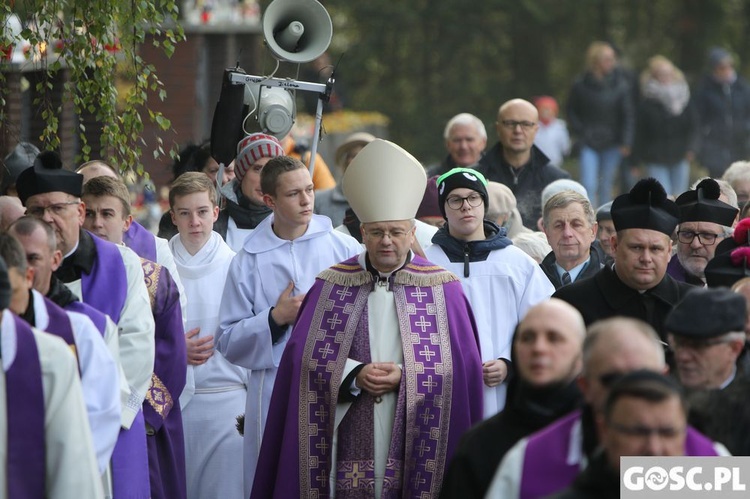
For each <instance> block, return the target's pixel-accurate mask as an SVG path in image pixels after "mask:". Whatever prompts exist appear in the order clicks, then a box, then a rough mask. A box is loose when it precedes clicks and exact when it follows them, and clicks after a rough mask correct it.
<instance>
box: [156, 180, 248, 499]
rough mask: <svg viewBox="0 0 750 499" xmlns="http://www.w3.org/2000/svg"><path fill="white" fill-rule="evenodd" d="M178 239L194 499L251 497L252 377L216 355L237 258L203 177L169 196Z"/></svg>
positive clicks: (178, 184)
mask: <svg viewBox="0 0 750 499" xmlns="http://www.w3.org/2000/svg"><path fill="white" fill-rule="evenodd" d="M169 207H170V213H171V216H172V222H173V223H174V224H175V225H176V226H177V230H178V234H177V235H176V236H174V237H173V238H172V239H171V240H170V241H169V247H170V249H171V250H172V253H173V254H174V259H175V262H176V264H177V271H178V272H179V274H180V277H181V278H182V283H183V285H184V286H185V293H186V294H187V300H188V309H187V324H186V328H185V329H186V330H187V331H188V332H187V335H186V337H187V344H188V364H189V367H188V383H187V386H186V389H185V393H184V394H183V397H182V398H181V399H180V403H181V404H182V407H183V413H182V418H183V425H184V428H185V451H186V464H187V466H186V470H187V479H188V497H189V498H195V499H199V498H203V497H222V498H227V499H235V498H237V499H239V498H243V497H244V495H243V492H242V478H241V477H242V436H240V434H239V433H237V431H235V429H234V426H235V421H234V419H235V416H237V415H238V414H242V412H243V411H244V410H245V397H246V393H247V392H246V388H245V384H246V383H247V374H246V371H245V369H244V368H242V367H239V366H234V365H232V364H230V363H229V362H228V361H227V360H226V359H225V358H224V357H223V356H222V354H221V353H219V352H217V351H215V350H214V344H213V339H214V335H215V333H216V331H217V328H218V325H219V306H220V302H221V295H222V291H223V289H224V282H225V280H226V278H227V272H228V271H229V264H230V262H231V261H232V258H233V257H234V251H232V250H231V248H230V247H229V246H228V245H227V243H226V242H224V240H223V239H222V238H221V236H220V235H219V234H218V233H217V232H214V231H213V224H214V222H215V221H216V218H217V217H218V216H219V207H218V206H217V204H216V189H215V188H214V184H213V182H211V180H210V179H209V178H208V177H207V176H206V175H205V174H203V173H200V172H189V173H185V174H183V175H181V176H179V177H178V178H177V179H176V180H175V181H174V183H173V184H172V187H171V189H170V191H169Z"/></svg>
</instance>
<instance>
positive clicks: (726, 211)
mask: <svg viewBox="0 0 750 499" xmlns="http://www.w3.org/2000/svg"><path fill="white" fill-rule="evenodd" d="M720 195H721V188H720V187H719V183H718V182H717V181H716V180H714V179H712V178H705V179H703V180H701V181H700V183H699V184H698V185H697V186H696V187H695V190H691V191H686V192H683V193H682V194H680V195H679V196H678V197H677V199H676V200H675V203H677V206H679V208H680V223H682V222H713V223H716V224H719V225H724V226H731V225H732V224H733V223H734V219H735V217H736V216H737V213H738V212H739V210H738V209H737V208H735V207H734V206H732V205H729V204H727V203H725V202H724V201H719V196H720Z"/></svg>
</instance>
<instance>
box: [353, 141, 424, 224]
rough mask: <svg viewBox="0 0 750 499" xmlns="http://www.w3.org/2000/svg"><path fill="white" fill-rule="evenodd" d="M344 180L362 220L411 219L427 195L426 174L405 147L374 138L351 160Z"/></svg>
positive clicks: (363, 221) (364, 221)
mask: <svg viewBox="0 0 750 499" xmlns="http://www.w3.org/2000/svg"><path fill="white" fill-rule="evenodd" d="M342 184H343V190H344V196H346V199H347V200H348V201H349V205H350V206H351V207H352V210H354V213H355V214H356V215H357V218H359V221H360V222H362V223H370V222H386V221H390V220H410V219H412V218H414V216H415V215H416V214H417V210H418V209H419V204H420V203H421V202H422V198H423V197H424V191H425V189H426V187H427V175H426V174H425V171H424V168H423V167H422V165H421V164H420V162H419V161H417V159H416V158H415V157H414V156H412V155H411V154H409V153H408V152H407V151H406V150H404V149H403V148H401V147H399V146H397V145H396V144H394V143H393V142H389V141H387V140H382V139H375V140H373V141H372V142H370V143H369V144H367V145H366V146H365V147H364V148H363V149H362V150H361V151H360V152H359V153H358V154H357V156H355V158H354V160H352V162H351V164H349V167H348V168H347V169H346V172H345V173H344V177H343V178H342Z"/></svg>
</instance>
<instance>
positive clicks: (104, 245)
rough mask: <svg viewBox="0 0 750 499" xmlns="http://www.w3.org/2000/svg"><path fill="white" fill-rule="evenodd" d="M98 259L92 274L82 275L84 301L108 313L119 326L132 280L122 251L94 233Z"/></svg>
mask: <svg viewBox="0 0 750 499" xmlns="http://www.w3.org/2000/svg"><path fill="white" fill-rule="evenodd" d="M90 235H91V238H92V239H93V240H94V246H95V247H96V260H95V261H94V265H93V267H92V268H91V273H90V274H85V273H83V274H82V275H81V295H82V298H83V301H84V302H86V303H88V304H89V305H91V306H92V307H94V308H96V309H97V310H99V311H100V312H104V313H105V314H107V315H108V316H110V317H111V318H112V320H113V321H114V322H115V324H116V323H118V322H120V313H121V312H122V307H123V306H124V305H125V299H126V298H127V296H128V280H127V274H126V270H125V263H124V262H123V261H122V256H121V255H120V250H118V249H117V246H115V245H114V244H112V243H110V242H108V241H104V240H102V239H99V238H98V237H96V236H95V235H93V234H90Z"/></svg>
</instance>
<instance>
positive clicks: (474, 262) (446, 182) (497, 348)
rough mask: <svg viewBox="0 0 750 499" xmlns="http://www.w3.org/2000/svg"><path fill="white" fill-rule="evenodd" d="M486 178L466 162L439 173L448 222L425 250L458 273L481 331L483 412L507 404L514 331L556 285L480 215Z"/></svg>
mask: <svg viewBox="0 0 750 499" xmlns="http://www.w3.org/2000/svg"><path fill="white" fill-rule="evenodd" d="M486 184H487V181H486V180H485V178H484V176H482V174H481V173H479V172H477V171H476V170H472V169H470V168H454V169H453V170H451V171H449V172H448V173H446V174H444V175H442V176H440V177H439V178H438V181H437V185H438V205H439V207H440V210H441V213H442V214H443V217H445V218H446V220H447V223H446V224H445V225H444V226H443V227H442V228H441V229H440V230H438V231H437V233H435V235H434V236H433V238H432V243H433V244H432V245H431V246H429V247H428V248H426V249H425V250H424V251H425V256H426V257H427V259H428V260H430V261H431V262H433V263H435V264H437V265H440V266H441V267H444V268H446V269H448V270H450V271H452V272H454V273H455V274H456V275H458V276H459V278H460V279H461V283H462V285H463V288H464V293H465V294H466V297H467V298H468V300H469V303H470V304H471V308H472V310H473V312H474V318H475V320H476V323H477V331H479V342H480V347H481V352H482V362H483V365H482V368H483V374H484V384H485V387H484V417H485V418H488V417H490V416H493V415H494V414H497V412H499V411H500V410H502V408H503V406H504V405H505V395H506V388H507V385H506V383H504V381H505V379H506V378H507V377H508V373H509V372H510V367H511V362H510V346H511V340H512V337H513V331H514V329H515V327H516V325H517V324H518V323H519V322H520V320H521V318H522V317H523V316H524V314H526V312H527V311H528V310H529V308H531V307H532V306H534V305H536V304H537V303H539V302H542V301H544V300H546V299H547V298H549V296H550V295H551V294H552V293H553V292H554V287H553V286H552V284H551V283H550V282H549V279H547V276H545V275H544V272H543V271H542V269H541V268H540V267H539V266H538V265H537V264H536V262H535V261H534V260H532V259H531V257H529V256H528V255H527V254H526V253H524V252H523V251H521V250H520V249H518V248H516V247H515V246H513V243H512V242H511V241H510V239H509V238H508V237H507V236H506V232H505V229H504V228H500V227H499V226H498V225H497V224H495V223H494V222H490V221H488V220H484V213H485V210H486V205H487V200H488V196H487V188H486Z"/></svg>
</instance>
